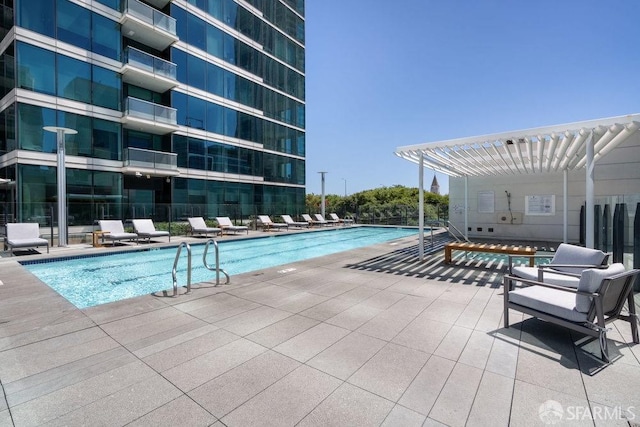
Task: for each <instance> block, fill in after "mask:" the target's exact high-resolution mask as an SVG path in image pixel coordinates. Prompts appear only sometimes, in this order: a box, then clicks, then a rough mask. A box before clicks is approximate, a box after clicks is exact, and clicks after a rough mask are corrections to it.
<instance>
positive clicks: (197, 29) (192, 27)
mask: <svg viewBox="0 0 640 427" xmlns="http://www.w3.org/2000/svg"><path fill="white" fill-rule="evenodd" d="M187 20H188V21H187V43H189V44H190V45H192V46H195V47H197V48H199V49H202V50H204V51H206V50H207V46H206V43H205V23H204V21H203V20H202V19H200V18H198V17H197V16H195V15H191V14H188V17H187Z"/></svg>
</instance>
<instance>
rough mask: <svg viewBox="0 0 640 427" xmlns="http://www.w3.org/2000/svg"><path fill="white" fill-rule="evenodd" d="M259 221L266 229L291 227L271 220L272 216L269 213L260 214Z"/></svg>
mask: <svg viewBox="0 0 640 427" xmlns="http://www.w3.org/2000/svg"><path fill="white" fill-rule="evenodd" d="M258 221H260V225H262V229H263V230H264V231H269V230H281V229H283V228H289V226H288V225H287V224H283V223H281V222H273V221H271V218H270V217H269V215H258Z"/></svg>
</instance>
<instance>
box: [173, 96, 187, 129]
mask: <svg viewBox="0 0 640 427" xmlns="http://www.w3.org/2000/svg"><path fill="white" fill-rule="evenodd" d="M171 105H172V106H173V108H175V109H176V110H177V121H178V124H179V125H181V126H187V116H188V115H189V111H188V109H187V95H186V94H184V93H182V92H177V91H172V92H171Z"/></svg>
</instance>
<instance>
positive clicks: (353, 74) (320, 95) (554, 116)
mask: <svg viewBox="0 0 640 427" xmlns="http://www.w3.org/2000/svg"><path fill="white" fill-rule="evenodd" d="M639 17H640V0H481V1H478V0H467V1H462V0H395V1H388V0H385V1H382V0H307V2H306V16H305V18H306V56H307V57H306V85H307V87H306V89H307V93H306V101H307V104H306V119H307V123H306V126H307V151H306V155H307V162H306V167H307V193H316V194H319V193H320V174H318V173H317V172H318V171H327V172H328V174H327V175H326V187H325V191H326V193H327V194H341V195H342V194H344V188H345V181H344V180H346V184H347V192H348V193H349V194H352V193H354V192H357V191H361V190H366V189H370V188H376V187H380V186H382V185H385V186H391V185H396V184H400V185H406V186H412V187H416V186H417V185H418V184H417V182H418V178H417V177H418V170H417V165H414V164H413V163H409V162H408V161H406V160H402V159H400V158H397V157H396V156H395V155H394V154H393V152H394V151H395V149H396V147H399V146H402V145H410V144H418V143H423V142H431V141H440V140H445V139H453V138H460V137H465V136H475V135H482V134H489V133H496V132H503V131H509V130H518V129H526V128H531V127H537V126H545V125H556V124H562V123H569V122H575V121H582V120H590V119H598V118H603V117H611V116H618V115H625V114H630V113H640V20H639ZM425 172H426V173H425V186H427V189H428V186H429V185H430V183H431V180H432V179H433V171H431V170H426V171H425ZM437 177H438V180H439V182H440V186H441V192H442V193H448V179H447V177H446V176H444V175H440V174H438V175H437Z"/></svg>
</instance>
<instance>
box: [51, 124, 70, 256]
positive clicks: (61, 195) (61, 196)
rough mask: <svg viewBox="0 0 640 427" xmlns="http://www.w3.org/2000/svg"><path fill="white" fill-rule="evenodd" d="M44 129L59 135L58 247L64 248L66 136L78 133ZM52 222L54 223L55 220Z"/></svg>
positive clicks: (65, 224) (65, 236) (65, 235)
mask: <svg viewBox="0 0 640 427" xmlns="http://www.w3.org/2000/svg"><path fill="white" fill-rule="evenodd" d="M43 129H44V130H46V131H48V132H53V133H55V134H56V135H57V145H58V157H57V164H56V166H57V168H58V171H57V174H58V246H59V247H63V246H67V174H66V168H65V165H64V136H65V135H75V134H77V133H78V131H77V130H75V129H69V128H64V127H60V126H45V127H44V128H43ZM51 220H52V221H53V218H52V219H51Z"/></svg>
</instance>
